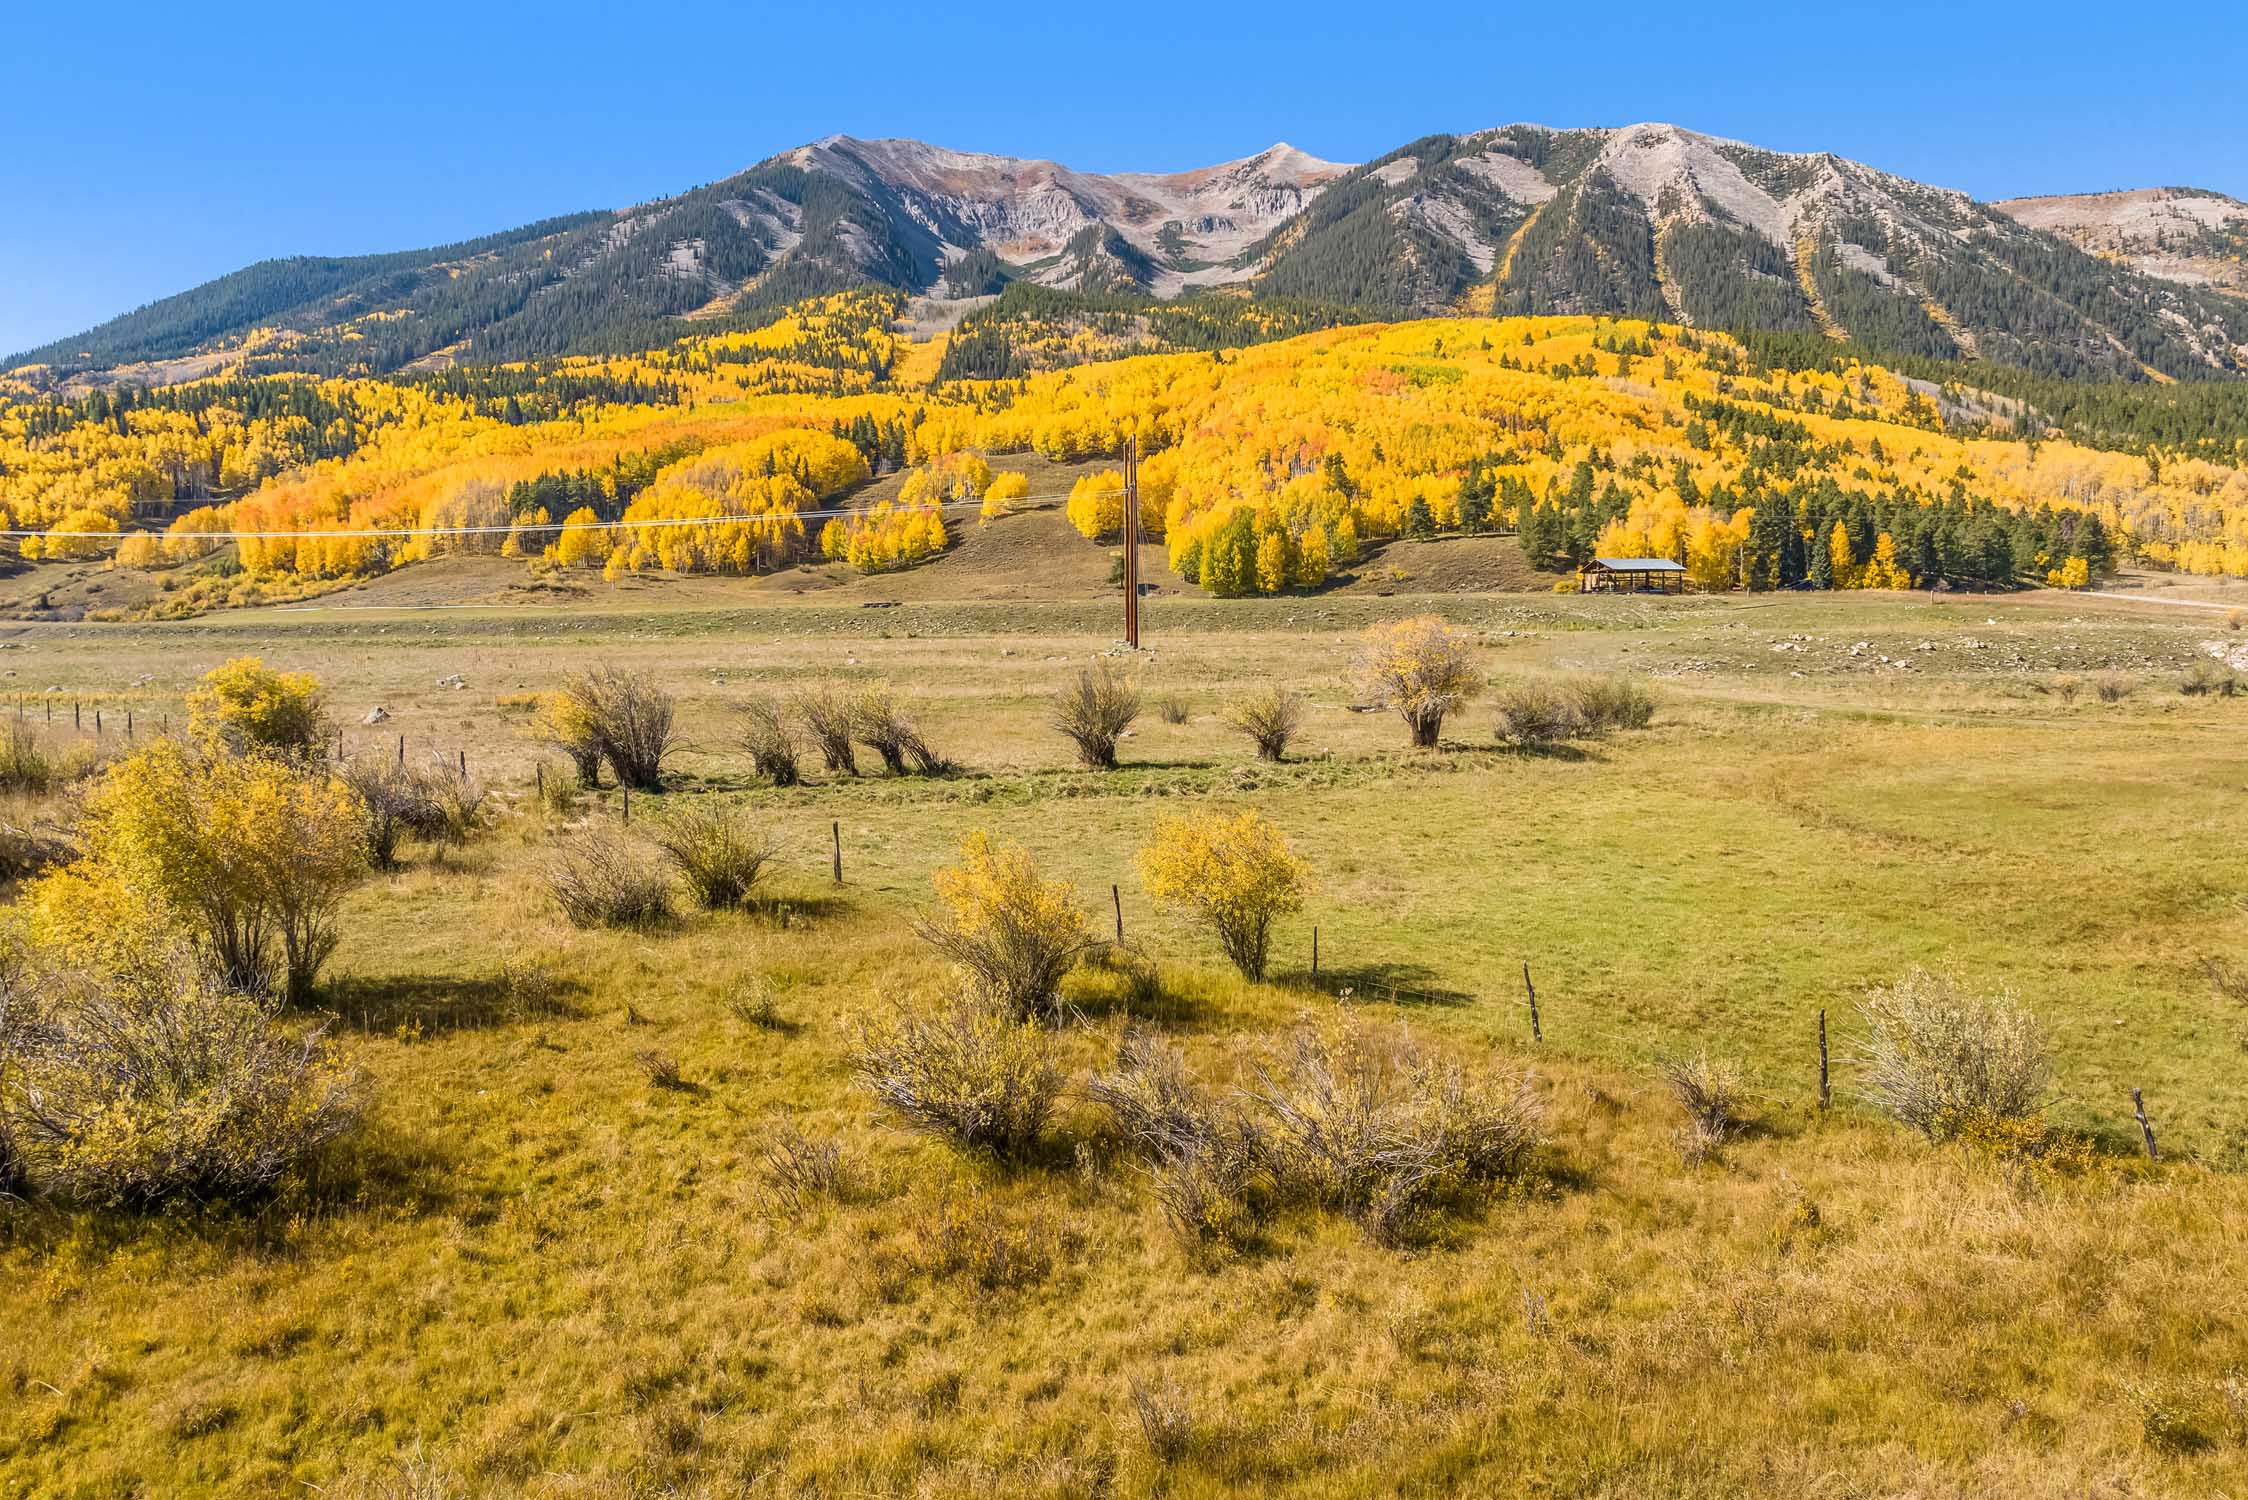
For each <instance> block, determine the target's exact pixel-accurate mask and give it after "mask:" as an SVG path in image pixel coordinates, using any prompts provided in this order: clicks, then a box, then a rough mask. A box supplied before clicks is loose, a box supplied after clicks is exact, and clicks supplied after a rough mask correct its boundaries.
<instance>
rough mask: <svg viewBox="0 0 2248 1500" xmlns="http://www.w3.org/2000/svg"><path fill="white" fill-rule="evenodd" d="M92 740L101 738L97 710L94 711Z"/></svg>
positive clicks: (99, 712) (99, 717)
mask: <svg viewBox="0 0 2248 1500" xmlns="http://www.w3.org/2000/svg"><path fill="white" fill-rule="evenodd" d="M94 738H95V739H100V738H101V710H100V709H98V708H97V709H95V710H94Z"/></svg>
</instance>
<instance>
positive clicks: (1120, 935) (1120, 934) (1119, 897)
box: [1108, 880, 1124, 946]
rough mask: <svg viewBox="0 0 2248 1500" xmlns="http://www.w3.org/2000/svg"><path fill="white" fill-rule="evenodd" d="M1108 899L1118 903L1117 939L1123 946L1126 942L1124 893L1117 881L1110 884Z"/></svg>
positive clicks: (1119, 944)
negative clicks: (1117, 885)
mask: <svg viewBox="0 0 2248 1500" xmlns="http://www.w3.org/2000/svg"><path fill="white" fill-rule="evenodd" d="M1108 899H1109V900H1110V901H1112V902H1114V903H1115V905H1116V941H1117V944H1118V946H1122V944H1123V942H1124V893H1123V892H1122V891H1120V890H1118V889H1117V887H1116V882H1115V881H1113V880H1112V881H1110V882H1109V885H1108Z"/></svg>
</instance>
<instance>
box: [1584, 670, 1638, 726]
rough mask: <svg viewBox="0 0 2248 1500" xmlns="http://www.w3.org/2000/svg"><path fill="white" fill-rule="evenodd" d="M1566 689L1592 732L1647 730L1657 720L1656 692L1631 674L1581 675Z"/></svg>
mask: <svg viewBox="0 0 2248 1500" xmlns="http://www.w3.org/2000/svg"><path fill="white" fill-rule="evenodd" d="M1567 692H1568V695H1569V702H1570V704H1571V706H1572V707H1574V708H1575V709H1576V712H1577V719H1578V722H1580V723H1581V724H1583V725H1584V726H1585V729H1586V730H1587V731H1588V732H1590V733H1593V734H1602V733H1605V732H1607V731H1608V730H1611V729H1645V728H1646V727H1647V726H1648V725H1649V724H1652V723H1654V722H1655V695H1654V694H1653V693H1651V692H1649V691H1648V690H1647V688H1646V687H1645V686H1644V685H1643V684H1641V683H1639V682H1638V681H1636V680H1634V679H1632V678H1630V677H1625V676H1623V675H1621V674H1617V675H1613V676H1608V677H1578V678H1575V679H1572V680H1571V681H1570V682H1569V684H1568V687H1567Z"/></svg>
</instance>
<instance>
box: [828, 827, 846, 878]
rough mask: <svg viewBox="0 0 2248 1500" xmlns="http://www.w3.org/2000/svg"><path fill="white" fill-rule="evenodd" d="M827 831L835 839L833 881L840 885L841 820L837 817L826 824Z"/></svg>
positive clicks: (841, 865) (841, 875)
mask: <svg viewBox="0 0 2248 1500" xmlns="http://www.w3.org/2000/svg"><path fill="white" fill-rule="evenodd" d="M827 831H828V833H829V834H830V835H831V836H832V837H833V838H834V840H835V883H836V884H837V885H841V884H842V883H843V820H842V819H841V818H837V819H836V820H835V821H834V822H832V823H830V824H828V825H827Z"/></svg>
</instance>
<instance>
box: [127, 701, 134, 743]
mask: <svg viewBox="0 0 2248 1500" xmlns="http://www.w3.org/2000/svg"><path fill="white" fill-rule="evenodd" d="M132 737H133V711H132V710H131V709H129V708H128V709H126V710H125V738H126V739H131V738H132Z"/></svg>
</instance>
